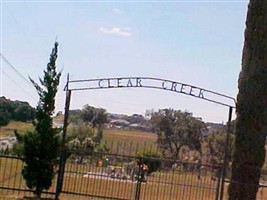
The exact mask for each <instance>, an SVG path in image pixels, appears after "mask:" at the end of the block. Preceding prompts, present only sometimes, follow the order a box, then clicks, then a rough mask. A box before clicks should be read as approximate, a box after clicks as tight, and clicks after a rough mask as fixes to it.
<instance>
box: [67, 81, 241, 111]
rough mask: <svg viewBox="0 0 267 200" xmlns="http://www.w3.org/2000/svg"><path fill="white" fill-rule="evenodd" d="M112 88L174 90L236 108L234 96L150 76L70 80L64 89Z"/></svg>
mask: <svg viewBox="0 0 267 200" xmlns="http://www.w3.org/2000/svg"><path fill="white" fill-rule="evenodd" d="M112 88H154V89H162V90H167V91H172V92H176V93H180V94H184V95H189V96H193V97H196V98H199V99H203V100H206V101H210V102H213V103H217V104H220V105H223V106H227V107H233V108H235V104H236V101H235V99H234V98H233V97H230V96H227V95H224V94H220V93H218V92H214V91H211V90H207V89H204V88H200V87H197V86H193V85H189V84H185V83H180V82H176V81H170V80H166V79H160V78H150V77H120V78H101V79H88V80H68V81H67V85H66V86H65V88H64V90H65V91H67V90H96V89H112Z"/></svg>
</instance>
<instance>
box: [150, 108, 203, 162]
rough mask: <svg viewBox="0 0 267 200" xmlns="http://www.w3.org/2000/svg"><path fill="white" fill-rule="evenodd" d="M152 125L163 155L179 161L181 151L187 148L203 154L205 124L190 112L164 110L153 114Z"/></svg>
mask: <svg viewBox="0 0 267 200" xmlns="http://www.w3.org/2000/svg"><path fill="white" fill-rule="evenodd" d="M150 115H151V124H152V126H153V128H154V131H155V132H156V133H157V135H158V140H157V144H158V145H159V147H160V148H161V149H162V151H163V153H164V154H165V153H166V152H170V154H171V156H172V157H173V158H175V159H179V153H180V150H181V149H182V148H183V147H187V148H189V149H190V150H196V151H198V152H200V153H201V139H202V133H203V131H204V130H205V124H204V122H202V121H201V120H200V119H197V118H195V117H193V115H192V114H191V113H189V112H182V111H180V110H173V109H162V110H159V111H157V112H151V113H150Z"/></svg>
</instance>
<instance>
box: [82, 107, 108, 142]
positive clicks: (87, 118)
mask: <svg viewBox="0 0 267 200" xmlns="http://www.w3.org/2000/svg"><path fill="white" fill-rule="evenodd" d="M82 119H83V121H84V122H86V123H88V124H89V125H91V126H92V127H93V128H97V133H96V136H95V137H94V142H96V143H97V144H100V142H101V140H102V138H103V125H104V124H105V123H106V122H107V112H106V110H105V109H103V108H95V107H93V106H89V105H85V106H84V108H83V110H82Z"/></svg>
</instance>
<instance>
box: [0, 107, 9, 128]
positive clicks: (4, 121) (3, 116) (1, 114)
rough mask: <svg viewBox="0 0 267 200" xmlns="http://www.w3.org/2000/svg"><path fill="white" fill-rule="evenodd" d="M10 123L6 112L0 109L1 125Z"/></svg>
mask: <svg viewBox="0 0 267 200" xmlns="http://www.w3.org/2000/svg"><path fill="white" fill-rule="evenodd" d="M8 123H9V118H8V115H7V113H6V112H3V111H0V127H1V126H6V125H7V124H8Z"/></svg>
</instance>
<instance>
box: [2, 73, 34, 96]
mask: <svg viewBox="0 0 267 200" xmlns="http://www.w3.org/2000/svg"><path fill="white" fill-rule="evenodd" d="M2 72H3V73H4V74H5V75H6V76H7V77H8V78H9V79H10V80H11V81H12V82H13V83H14V84H15V85H16V86H17V87H19V88H20V89H21V90H22V91H23V92H25V93H26V94H28V95H29V96H30V97H31V98H33V99H34V100H35V101H38V100H37V99H36V98H35V97H34V96H32V95H31V94H30V93H28V92H27V91H26V90H24V89H23V88H22V87H21V86H20V85H19V84H18V83H17V82H16V81H15V80H14V79H12V78H11V77H10V76H9V75H8V74H7V73H6V72H5V71H4V70H3V69H2Z"/></svg>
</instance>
